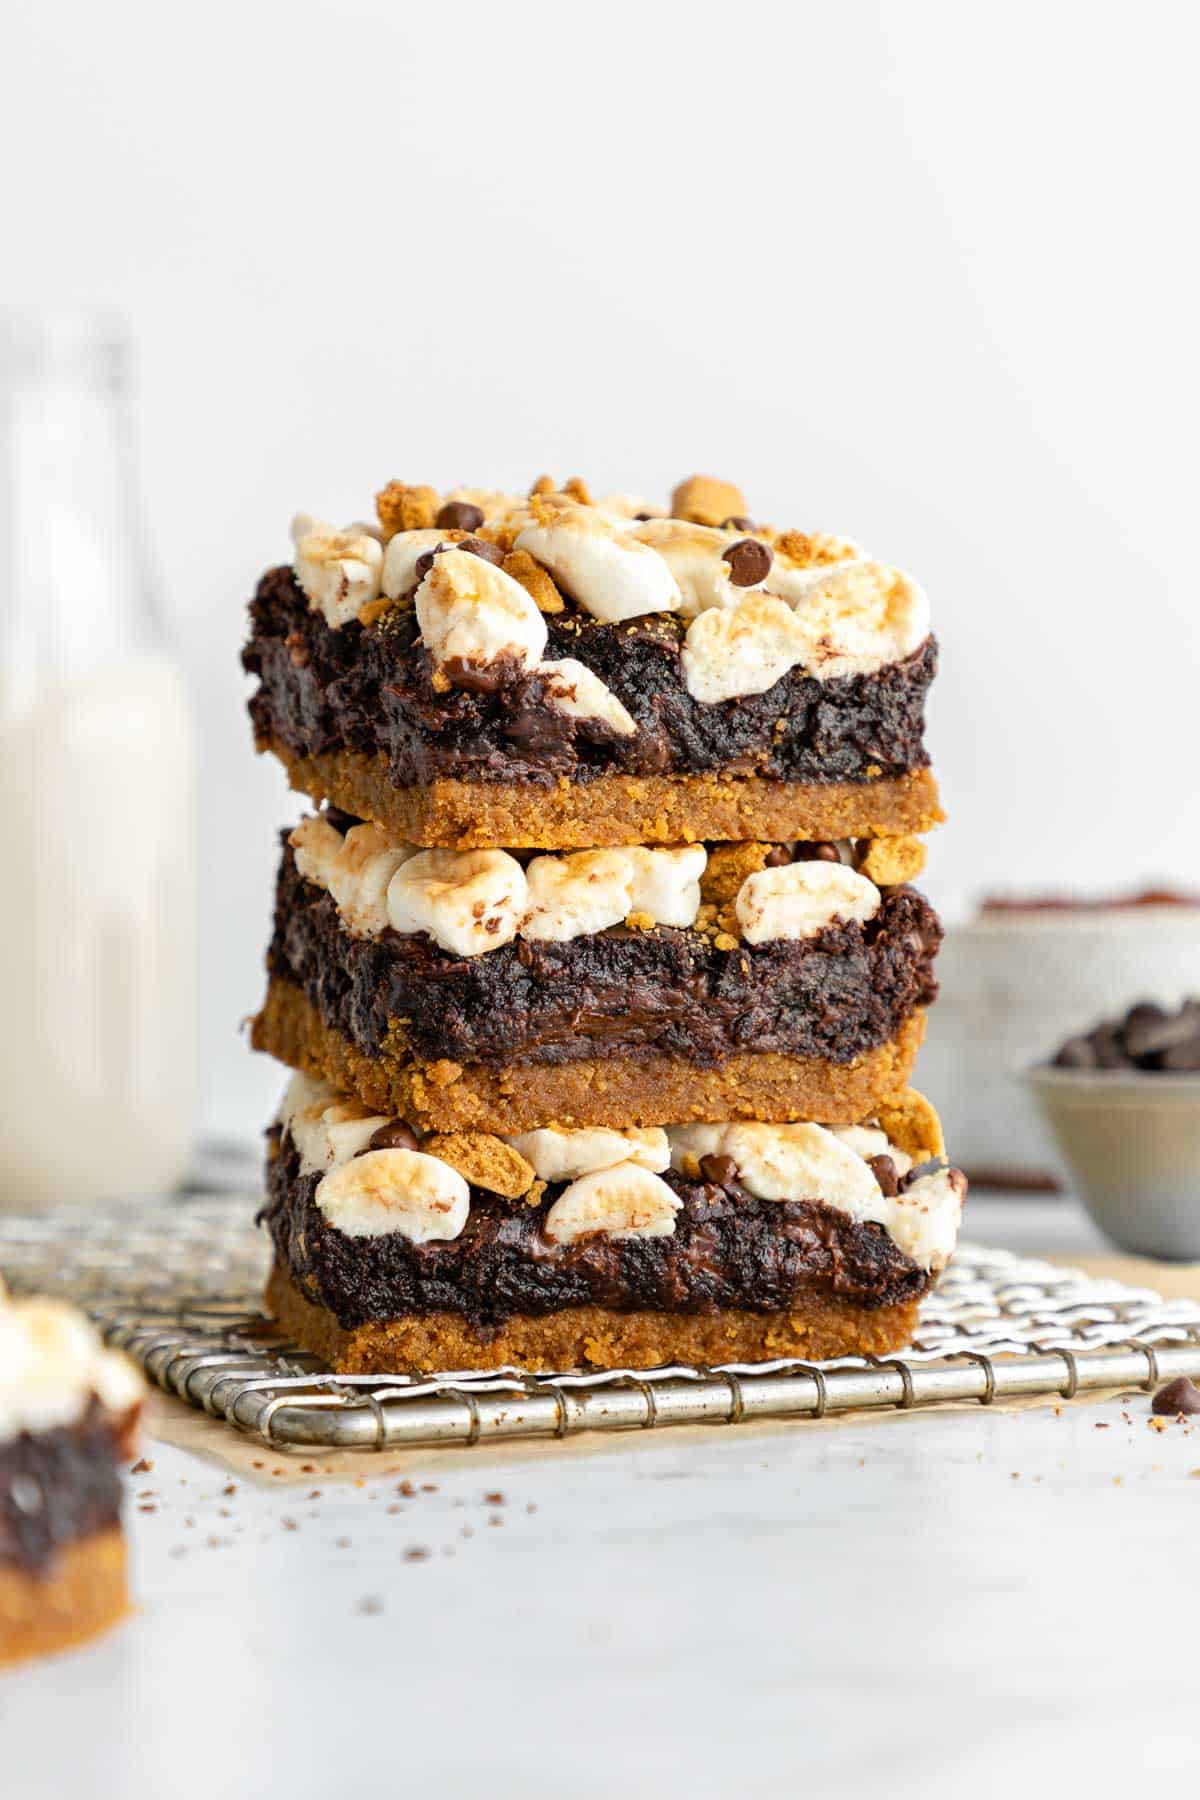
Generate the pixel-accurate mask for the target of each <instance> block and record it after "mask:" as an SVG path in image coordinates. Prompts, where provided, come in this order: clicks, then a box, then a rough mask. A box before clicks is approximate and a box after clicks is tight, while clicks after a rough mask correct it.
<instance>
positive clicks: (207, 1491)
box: [0, 1201, 1200, 1800]
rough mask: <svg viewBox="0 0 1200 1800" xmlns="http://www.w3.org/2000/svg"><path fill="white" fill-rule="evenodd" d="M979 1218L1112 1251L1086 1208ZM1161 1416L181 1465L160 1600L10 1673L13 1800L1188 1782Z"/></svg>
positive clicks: (1191, 1758) (1173, 1451)
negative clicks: (430, 1486) (390, 1461)
mask: <svg viewBox="0 0 1200 1800" xmlns="http://www.w3.org/2000/svg"><path fill="white" fill-rule="evenodd" d="M973 1213H974V1217H973V1220H972V1225H973V1231H974V1235H975V1236H976V1237H979V1238H987V1239H988V1241H991V1242H998V1241H1000V1242H1006V1243H1009V1244H1010V1245H1012V1247H1014V1248H1020V1249H1028V1250H1037V1251H1042V1250H1048V1249H1053V1248H1073V1249H1078V1250H1081V1251H1082V1250H1083V1249H1085V1248H1089V1249H1090V1248H1095V1247H1098V1246H1097V1244H1096V1240H1095V1238H1094V1237H1093V1236H1092V1234H1091V1233H1090V1231H1089V1230H1088V1228H1086V1227H1085V1226H1084V1224H1083V1222H1082V1221H1081V1220H1080V1219H1079V1218H1078V1217H1077V1215H1076V1214H1075V1213H1074V1210H1073V1208H1071V1207H1069V1206H1068V1205H1066V1204H1062V1205H1051V1206H1043V1207H1036V1206H1032V1205H1029V1204H1027V1203H1008V1202H1005V1203H1003V1205H1001V1204H1000V1203H993V1204H989V1203H988V1202H986V1201H984V1202H977V1203H976V1204H975V1206H974V1208H973ZM1148 1419H1149V1411H1148V1403H1147V1401H1146V1399H1145V1397H1144V1396H1138V1397H1137V1398H1135V1399H1133V1400H1129V1401H1127V1402H1125V1403H1124V1405H1122V1404H1121V1403H1120V1402H1106V1403H1104V1404H1102V1405H1099V1406H1077V1407H1069V1406H1064V1407H1062V1408H1061V1409H1060V1412H1059V1413H1058V1414H1057V1415H1056V1413H1055V1411H1054V1410H1053V1408H1051V1407H1047V1408H1045V1409H1039V1410H1038V1411H1035V1412H1026V1413H1020V1414H999V1413H988V1412H986V1411H984V1410H982V1409H980V1410H978V1411H971V1412H959V1413H944V1414H940V1415H938V1414H932V1413H930V1414H923V1415H921V1416H917V1417H908V1418H904V1417H898V1416H891V1417H888V1418H885V1419H880V1420H877V1421H873V1422H866V1423H862V1424H853V1425H842V1426H838V1427H829V1426H814V1425H807V1426H806V1425H805V1424H802V1423H798V1424H793V1425H790V1426H786V1427H782V1428H780V1427H773V1428H770V1429H764V1430H758V1429H754V1428H751V1427H745V1426H743V1427H738V1428H735V1429H719V1430H714V1431H711V1432H708V1433H704V1434H701V1433H697V1432H688V1433H687V1434H686V1435H685V1436H672V1434H670V1433H663V1435H662V1436H661V1437H651V1436H649V1435H647V1436H642V1437H639V1438H636V1439H632V1440H628V1439H623V1440H620V1441H615V1442H614V1441H609V1440H605V1441H600V1440H594V1441H593V1444H592V1446H591V1448H590V1449H585V1450H581V1451H571V1450H568V1451H567V1452H566V1453H565V1454H561V1455H559V1454H555V1453H540V1454H537V1455H536V1456H534V1455H531V1454H530V1453H529V1452H528V1451H512V1450H510V1451H508V1452H505V1453H504V1454H502V1455H493V1454H491V1453H490V1452H487V1453H479V1452H469V1451H463V1450H457V1451H451V1452H444V1453H442V1454H440V1455H439V1456H437V1457H436V1458H434V1457H432V1456H430V1457H428V1458H426V1459H425V1462H424V1464H422V1463H420V1462H414V1463H413V1464H412V1466H411V1469H410V1471H409V1472H410V1474H411V1475H412V1478H413V1479H414V1480H415V1481H417V1482H418V1483H419V1482H420V1481H421V1480H422V1479H425V1480H428V1481H431V1482H433V1483H435V1484H436V1492H422V1491H420V1490H418V1492H417V1493H416V1495H415V1496H413V1497H412V1498H401V1497H399V1496H398V1495H397V1493H396V1479H395V1477H394V1476H393V1477H392V1478H390V1479H389V1480H388V1481H387V1482H386V1483H382V1482H380V1481H378V1480H370V1479H365V1480H364V1481H363V1485H361V1486H356V1485H354V1483H353V1481H352V1480H350V1481H342V1482H336V1483H334V1482H328V1481H326V1482H324V1483H323V1482H322V1477H321V1476H320V1475H319V1474H316V1475H314V1476H313V1477H312V1483H311V1485H312V1487H313V1488H319V1489H320V1498H319V1499H310V1498H309V1497H308V1495H309V1493H310V1491H311V1490H310V1487H309V1485H308V1484H307V1482H306V1484H305V1485H304V1486H300V1487H297V1486H295V1485H292V1484H290V1483H289V1484H287V1485H284V1484H283V1483H282V1482H281V1481H279V1480H277V1479H274V1478H273V1477H272V1476H271V1473H270V1470H271V1467H272V1466H274V1465H273V1464H272V1460H271V1459H270V1458H269V1457H268V1458H267V1461H266V1466H265V1467H264V1470H263V1471H262V1473H261V1475H259V1476H258V1477H256V1478H255V1479H254V1480H253V1481H248V1480H245V1479H243V1478H242V1477H241V1476H239V1477H238V1478H237V1480H236V1488H237V1492H236V1494H234V1495H227V1494H226V1493H224V1491H223V1490H224V1488H225V1487H226V1485H227V1483H228V1480H229V1477H228V1475H227V1473H226V1472H225V1471H224V1470H223V1469H222V1468H221V1467H219V1466H217V1465H216V1464H215V1463H209V1462H206V1461H204V1460H202V1459H201V1458H199V1457H197V1456H194V1455H191V1454H188V1453H185V1452H183V1451H181V1450H178V1449H173V1448H170V1447H168V1446H165V1445H162V1444H156V1445H153V1446H151V1448H150V1451H149V1454H150V1455H151V1456H152V1458H153V1463H154V1467H153V1470H152V1471H151V1473H149V1474H148V1475H144V1476H140V1477H137V1478H135V1484H134V1485H135V1487H136V1488H137V1489H139V1490H149V1491H152V1492H153V1494H154V1495H155V1497H156V1498H155V1501H154V1504H155V1505H156V1507H157V1510H156V1511H154V1512H152V1513H150V1512H145V1513H143V1512H137V1511H135V1512H133V1513H132V1515H131V1522H130V1530H131V1537H132V1541H133V1546H134V1561H135V1577H136V1586H137V1591H138V1594H139V1597H140V1601H141V1605H140V1610H139V1612H138V1615H137V1616H136V1617H135V1619H134V1620H133V1621H132V1622H131V1623H130V1624H129V1625H128V1626H127V1627H125V1628H124V1629H123V1630H121V1631H120V1632H119V1633H117V1634H115V1635H113V1636H112V1637H110V1638H109V1639H108V1640H106V1641H105V1642H103V1643H101V1644H98V1645H96V1646H94V1647H92V1648H90V1649H87V1650H84V1651H80V1652H76V1653H73V1654H71V1655H68V1656H65V1657H61V1658H58V1659H56V1660H53V1661H50V1662H46V1663H43V1664H41V1665H38V1666H34V1667H29V1668H26V1669H23V1670H20V1671H17V1672H15V1673H11V1674H9V1675H8V1676H6V1677H3V1678H0V1793H2V1794H3V1795H4V1796H5V1797H6V1800H8V1797H9V1796H11V1797H12V1800H64V1797H67V1800H74V1797H75V1796H88V1797H90V1796H93V1795H95V1796H104V1797H105V1800H133V1797H134V1796H139V1797H140V1796H152V1797H154V1800H158V1797H159V1796H162V1797H164V1800H166V1797H167V1796H170V1800H200V1797H201V1796H204V1797H208V1796H222V1797H231V1796H235V1797H238V1800H240V1797H241V1796H258V1795H275V1794H279V1795H281V1796H288V1800H295V1797H297V1796H304V1797H307V1796H309V1795H312V1796H322V1797H323V1800H324V1797H326V1796H328V1797H329V1800H359V1797H360V1796H363V1797H365V1796H375V1795H394V1794H398V1793H401V1792H410V1791H411V1792H414V1793H416V1792H421V1791H424V1792H427V1793H431V1794H434V1795H438V1796H457V1795H460V1794H462V1795H471V1796H474V1795H481V1796H486V1797H487V1800H503V1797H506V1796H508V1795H513V1796H518V1795H519V1796H541V1795H547V1796H550V1795H553V1796H556V1797H557V1796H562V1795H566V1796H571V1797H574V1796H582V1797H584V1800H591V1797H593V1796H609V1795H616V1794H638V1795H641V1794H647V1795H656V1796H657V1795H669V1796H674V1795H677V1794H678V1795H688V1796H694V1795H708V1794H720V1795H738V1796H741V1795H752V1796H758V1795H777V1794H778V1795H784V1794H786V1795H789V1796H791V1795H796V1794H803V1795H805V1796H808V1795H813V1794H817V1795H820V1794H825V1793H837V1794H840V1795H853V1796H858V1795H862V1796H864V1797H865V1796H868V1795H869V1796H875V1795H886V1796H888V1797H889V1800H891V1797H894V1796H908V1795H914V1796H915V1795H918V1794H919V1795H922V1796H936V1795H939V1794H941V1793H949V1792H954V1791H957V1792H960V1793H963V1794H966V1795H968V1796H970V1797H971V1800H975V1797H976V1796H981V1795H983V1796H987V1795H992V1794H996V1795H1000V1794H1008V1793H1010V1792H1022V1793H1029V1794H1037V1795H1041V1794H1049V1793H1052V1792H1054V1791H1055V1787H1056V1786H1057V1784H1058V1783H1067V1782H1070V1784H1071V1785H1072V1787H1073V1788H1074V1789H1077V1790H1079V1791H1081V1792H1083V1791H1087V1792H1095V1793H1108V1792H1113V1791H1116V1790H1117V1788H1118V1787H1119V1786H1120V1784H1121V1783H1122V1782H1123V1781H1125V1780H1129V1781H1130V1782H1132V1781H1133V1780H1135V1779H1136V1780H1137V1782H1138V1784H1139V1785H1138V1788H1137V1790H1136V1791H1138V1792H1140V1793H1142V1794H1146V1795H1155V1794H1159V1793H1163V1794H1166V1793H1168V1792H1176V1791H1177V1792H1180V1793H1182V1792H1183V1791H1184V1787H1183V1785H1182V1782H1183V1780H1184V1777H1185V1776H1186V1774H1187V1773H1188V1772H1191V1773H1192V1774H1193V1775H1194V1773H1195V1772H1196V1770H1197V1769H1198V1768H1200V1727H1198V1725H1197V1707H1196V1702H1195V1667H1194V1654H1195V1643H1196V1616H1197V1613H1196V1602H1197V1585H1198V1584H1197V1554H1196V1544H1197V1541H1198V1527H1200V1428H1196V1429H1191V1430H1187V1429H1185V1428H1184V1427H1182V1426H1180V1425H1177V1424H1172V1425H1171V1426H1170V1427H1169V1428H1168V1429H1167V1430H1165V1431H1163V1432H1156V1431H1153V1430H1151V1429H1150V1428H1149V1424H1148ZM1100 1426H1104V1427H1106V1429H1099V1427H1100ZM370 1466H371V1465H370V1463H369V1462H367V1463H364V1476H366V1475H368V1474H369V1470H370ZM496 1490H498V1491H501V1492H503V1494H504V1496H505V1499H504V1502H503V1504H499V1503H489V1502H488V1501H487V1500H486V1499H485V1495H486V1494H487V1493H488V1492H492V1491H496ZM396 1506H399V1507H401V1508H402V1510H401V1511H400V1512H395V1511H389V1510H388V1509H389V1507H396ZM531 1508H536V1510H531ZM492 1518H497V1519H500V1520H502V1523H500V1524H491V1523H490V1520H491V1519H492ZM285 1521H291V1522H292V1527H294V1528H292V1527H289V1525H288V1524H287V1523H285ZM411 1548H421V1549H425V1550H427V1551H428V1552H429V1555H428V1556H427V1557H426V1558H424V1559H423V1560H411V1561H410V1560H406V1558H405V1551H406V1550H408V1549H411ZM181 1552H182V1554H181ZM1176 1782H1178V1783H1180V1785H1179V1786H1178V1787H1175V1786H1174V1784H1175V1783H1176ZM1017 1783H1020V1784H1021V1787H1020V1788H1019V1789H1018V1788H1017V1786H1016V1784H1017ZM1130 1791H1134V1790H1132V1789H1131V1790H1130Z"/></svg>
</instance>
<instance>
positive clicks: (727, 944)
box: [713, 931, 738, 950]
mask: <svg viewBox="0 0 1200 1800" xmlns="http://www.w3.org/2000/svg"><path fill="white" fill-rule="evenodd" d="M713 943H714V945H715V946H716V948H717V949H718V950H736V949H737V947H738V941H737V939H736V938H735V937H731V936H730V934H729V932H727V931H718V933H717V935H716V937H715V938H714V939H713Z"/></svg>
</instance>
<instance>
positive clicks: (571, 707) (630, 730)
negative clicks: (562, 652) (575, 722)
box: [538, 656, 637, 737]
mask: <svg viewBox="0 0 1200 1800" xmlns="http://www.w3.org/2000/svg"><path fill="white" fill-rule="evenodd" d="M538 674H539V675H542V676H544V677H545V683H546V687H545V691H546V699H547V700H548V701H549V703H550V705H551V706H553V707H554V708H555V709H556V711H558V712H561V713H566V715H567V717H568V718H570V719H596V720H599V722H600V723H601V724H604V725H608V726H610V727H611V729H612V730H613V731H615V732H617V733H618V734H619V736H621V737H632V736H633V734H634V732H635V731H636V730H637V725H636V723H635V721H634V719H633V718H632V716H631V715H630V714H629V713H628V712H627V711H626V709H625V708H624V707H623V706H622V705H621V702H620V701H619V700H618V699H617V696H616V695H615V694H614V693H613V691H612V689H611V688H609V687H606V686H605V684H604V682H602V681H601V679H600V677H599V676H598V675H596V674H593V672H592V670H591V669H589V668H587V667H586V666H585V665H584V664H583V663H581V662H576V661H575V659H574V657H571V656H565V657H563V658H562V659H561V661H559V662H543V663H539V664H538Z"/></svg>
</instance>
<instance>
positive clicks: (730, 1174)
mask: <svg viewBox="0 0 1200 1800" xmlns="http://www.w3.org/2000/svg"><path fill="white" fill-rule="evenodd" d="M700 1173H701V1174H702V1175H703V1177H704V1179H705V1181H711V1182H712V1183H713V1186H714V1187H722V1188H727V1187H732V1185H733V1183H734V1182H735V1181H736V1180H737V1164H736V1163H735V1162H734V1160H733V1158H732V1156H716V1155H711V1156H702V1157H701V1158H700Z"/></svg>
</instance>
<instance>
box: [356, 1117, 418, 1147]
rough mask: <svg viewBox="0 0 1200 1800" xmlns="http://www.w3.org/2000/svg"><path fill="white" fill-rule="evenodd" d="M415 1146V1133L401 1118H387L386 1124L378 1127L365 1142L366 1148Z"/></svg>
mask: <svg viewBox="0 0 1200 1800" xmlns="http://www.w3.org/2000/svg"><path fill="white" fill-rule="evenodd" d="M416 1148H417V1134H416V1132H415V1131H413V1130H412V1128H411V1126H408V1125H406V1124H405V1123H404V1120H403V1119H389V1120H388V1122H387V1124H386V1125H381V1126H380V1127H379V1130H378V1131H376V1132H375V1133H374V1134H373V1135H372V1137H371V1139H370V1141H369V1143H368V1144H367V1149H368V1150H415V1149H416Z"/></svg>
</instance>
